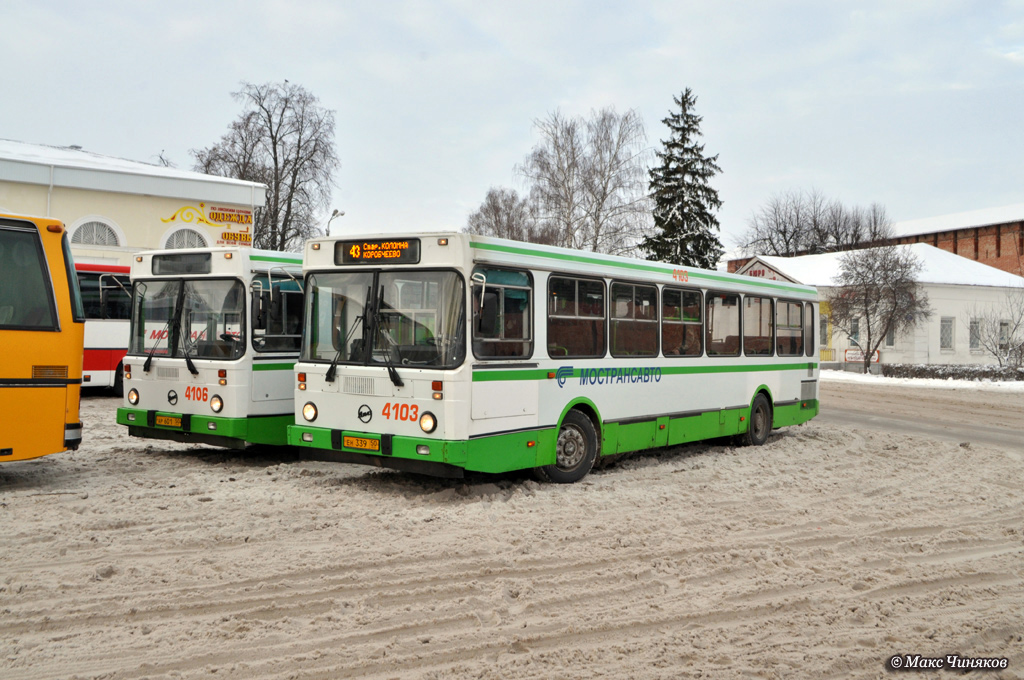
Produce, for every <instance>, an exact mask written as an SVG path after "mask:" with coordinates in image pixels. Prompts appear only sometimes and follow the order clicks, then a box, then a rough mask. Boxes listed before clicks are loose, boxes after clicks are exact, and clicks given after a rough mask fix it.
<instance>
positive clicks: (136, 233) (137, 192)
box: [0, 139, 267, 265]
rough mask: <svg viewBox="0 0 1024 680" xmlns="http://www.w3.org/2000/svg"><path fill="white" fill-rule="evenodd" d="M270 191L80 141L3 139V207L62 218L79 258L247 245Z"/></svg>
mask: <svg viewBox="0 0 1024 680" xmlns="http://www.w3.org/2000/svg"><path fill="white" fill-rule="evenodd" d="M266 189H267V187H266V186H265V185H263V184H259V183H256V182H246V181H243V180H237V179H231V178H228V177H217V176H215V175H204V174H202V173H198V172H192V171H189V170H179V169H177V168H166V167H163V166H159V165H153V164H150V163H140V162H137V161H129V160H124V159H120V158H112V157H110V156H102V155H100V154H96V153H92V152H89V151H84V150H83V149H81V148H78V147H56V146H45V145H39V144H25V143H23V142H15V141H10V140H3V139H0V212H9V213H15V214H29V215H43V216H46V217H55V218H57V219H59V220H62V221H63V222H64V224H65V226H66V227H67V229H68V234H69V235H70V237H71V244H72V251H73V252H74V254H75V260H76V261H77V262H80V263H90V264H120V265H127V264H129V262H130V261H131V255H132V253H134V252H137V251H139V250H149V249H153V248H192V247H197V246H217V245H234V246H237V245H246V244H249V243H251V242H252V228H253V213H254V212H255V210H256V209H257V208H262V207H263V206H264V205H265V204H266Z"/></svg>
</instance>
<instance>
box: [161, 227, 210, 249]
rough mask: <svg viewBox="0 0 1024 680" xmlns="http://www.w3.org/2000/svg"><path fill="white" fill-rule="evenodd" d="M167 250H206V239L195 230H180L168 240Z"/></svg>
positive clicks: (165, 245)
mask: <svg viewBox="0 0 1024 680" xmlns="http://www.w3.org/2000/svg"><path fill="white" fill-rule="evenodd" d="M164 247H165V248H205V247H206V239H205V238H203V235H202V234H200V233H199V232H198V231H195V230H194V229H179V230H177V231H176V232H174V233H173V234H171V235H170V236H169V237H168V238H167V243H165V244H164Z"/></svg>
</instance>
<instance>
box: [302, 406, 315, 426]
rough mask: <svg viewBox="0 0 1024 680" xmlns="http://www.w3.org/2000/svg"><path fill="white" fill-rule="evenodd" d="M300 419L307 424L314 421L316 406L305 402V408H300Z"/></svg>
mask: <svg viewBox="0 0 1024 680" xmlns="http://www.w3.org/2000/svg"><path fill="white" fill-rule="evenodd" d="M302 417H303V418H305V419H306V420H308V421H309V422H313V421H314V420H316V404H314V403H313V402H311V401H307V402H306V404H305V406H303V407H302Z"/></svg>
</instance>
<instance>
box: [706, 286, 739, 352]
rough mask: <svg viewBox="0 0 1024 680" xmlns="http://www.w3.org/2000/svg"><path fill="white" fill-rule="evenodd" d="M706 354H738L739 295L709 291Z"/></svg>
mask: <svg viewBox="0 0 1024 680" xmlns="http://www.w3.org/2000/svg"><path fill="white" fill-rule="evenodd" d="M706 336H707V337H706V339H705V344H706V345H707V352H708V356H719V357H738V356H739V355H740V296H739V295H736V294H735V293H714V292H709V293H708V298H707V333H706Z"/></svg>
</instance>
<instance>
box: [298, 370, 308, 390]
mask: <svg viewBox="0 0 1024 680" xmlns="http://www.w3.org/2000/svg"><path fill="white" fill-rule="evenodd" d="M298 377H299V389H300V390H304V389H306V374H305V373H299V376H298Z"/></svg>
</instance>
